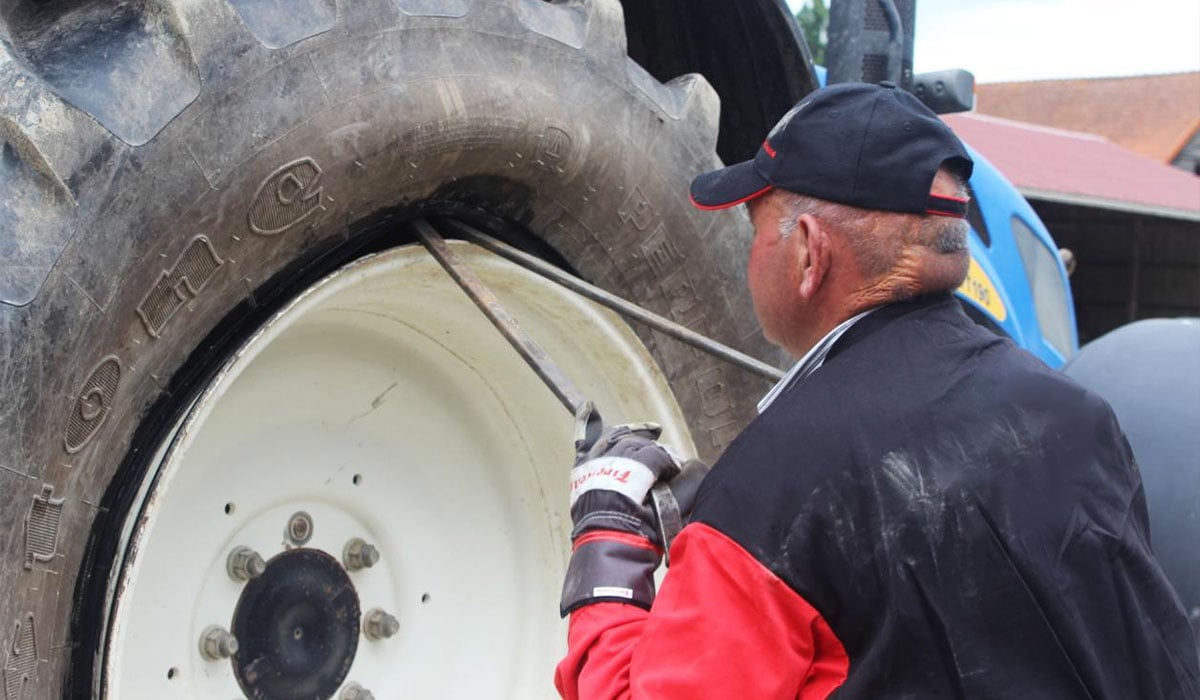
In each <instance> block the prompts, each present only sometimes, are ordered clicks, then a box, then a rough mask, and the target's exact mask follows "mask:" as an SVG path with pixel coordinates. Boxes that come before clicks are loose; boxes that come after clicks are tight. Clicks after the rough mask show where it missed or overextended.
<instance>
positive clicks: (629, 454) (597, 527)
mask: <svg viewBox="0 0 1200 700" xmlns="http://www.w3.org/2000/svg"><path fill="white" fill-rule="evenodd" d="M575 419H576V422H575V426H576V429H575V467H574V469H572V470H571V520H572V522H573V523H574V528H573V529H572V531H571V543H572V554H571V562H570V564H569V565H568V567H567V576H566V580H565V582H564V584H563V594H562V600H561V602H560V605H559V611H560V613H561V614H562V615H563V616H564V617H565V616H566V615H568V614H569V613H570V612H571V611H573V610H575V609H577V608H580V607H582V606H584V605H590V604H592V603H599V602H610V601H611V602H621V603H630V604H633V605H638V606H640V607H642V608H646V609H649V608H650V604H651V603H653V602H654V594H655V590H654V571H655V569H657V568H658V565H659V563H660V562H661V560H662V556H663V551H664V550H665V549H667V548H669V546H670V543H671V540H672V539H674V536H675V535H676V534H678V532H679V529H680V528H681V527H682V524H683V521H684V520H686V517H687V515H688V514H690V511H691V505H692V503H693V502H694V500H695V492H696V488H697V487H698V486H699V482H700V480H702V479H703V477H704V474H706V473H707V471H708V467H707V466H706V465H704V464H703V463H702V462H699V461H697V460H691V461H689V462H688V463H687V464H686V465H684V466H683V467H681V466H680V460H679V458H678V457H677V456H676V455H674V454H673V453H672V452H671V450H670V449H668V448H667V447H665V446H663V445H661V444H659V443H658V442H656V440H657V438H658V436H659V434H660V433H661V432H662V430H661V428H660V427H659V426H657V425H655V424H653V423H635V424H627V425H618V426H615V427H609V426H606V425H605V424H604V422H603V421H602V420H601V418H600V414H599V412H597V411H596V410H595V407H594V406H592V404H591V403H590V402H589V403H587V404H585V405H584V406H583V407H581V408H580V410H579V412H578V414H577V415H576V417H575ZM684 477H686V478H684ZM673 479H678V480H680V481H679V484H678V486H679V491H678V493H673V492H672V489H671V488H669V487H668V484H669V485H670V486H675V482H674V481H672V480H673ZM660 509H661V511H662V513H663V515H664V516H665V517H663V518H660V517H659V511H660Z"/></svg>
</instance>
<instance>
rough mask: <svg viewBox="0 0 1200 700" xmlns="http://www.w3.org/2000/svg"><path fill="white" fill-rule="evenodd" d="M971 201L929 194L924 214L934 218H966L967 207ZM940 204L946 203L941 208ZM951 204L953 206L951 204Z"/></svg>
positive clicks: (965, 198) (964, 198)
mask: <svg viewBox="0 0 1200 700" xmlns="http://www.w3.org/2000/svg"><path fill="white" fill-rule="evenodd" d="M970 201H971V200H970V199H969V198H967V197H952V196H950V195H945V194H930V195H929V200H928V203H929V204H930V205H931V206H928V207H926V209H925V213H926V214H932V215H934V216H949V217H951V218H954V219H965V218H967V205H968V203H969V202H970ZM941 202H946V203H947V204H946V206H945V207H942V206H941ZM951 202H953V204H951Z"/></svg>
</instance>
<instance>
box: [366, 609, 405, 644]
mask: <svg viewBox="0 0 1200 700" xmlns="http://www.w3.org/2000/svg"><path fill="white" fill-rule="evenodd" d="M399 631H400V621H399V620H397V619H396V617H395V616H394V615H390V614H388V613H387V612H385V611H383V610H380V609H379V608H372V609H371V610H368V611H367V614H366V615H364V616H363V634H365V635H367V639H387V638H388V637H391V636H394V635H395V634H396V633H397V632H399Z"/></svg>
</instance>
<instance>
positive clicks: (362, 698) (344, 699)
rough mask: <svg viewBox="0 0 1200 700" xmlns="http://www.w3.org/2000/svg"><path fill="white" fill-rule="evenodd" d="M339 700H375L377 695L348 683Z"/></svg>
mask: <svg viewBox="0 0 1200 700" xmlns="http://www.w3.org/2000/svg"><path fill="white" fill-rule="evenodd" d="M338 700H375V695H374V694H373V693H372V692H371V691H369V690H367V689H366V688H364V687H362V686H361V685H359V684H357V683H348V684H347V685H346V687H345V688H342V692H341V694H340V695H338Z"/></svg>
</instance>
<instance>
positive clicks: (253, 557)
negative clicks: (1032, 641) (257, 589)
mask: <svg viewBox="0 0 1200 700" xmlns="http://www.w3.org/2000/svg"><path fill="white" fill-rule="evenodd" d="M225 570H226V571H228V572H229V577H230V578H232V579H233V580H234V581H249V580H250V579H252V578H256V577H258V576H261V575H262V573H263V572H264V571H266V570H267V562H265V561H263V558H262V556H260V555H259V553H258V552H256V551H254V550H253V549H250V548H249V547H245V546H237V547H234V548H233V551H232V552H230V553H229V557H228V558H227V559H226V560H225Z"/></svg>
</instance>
